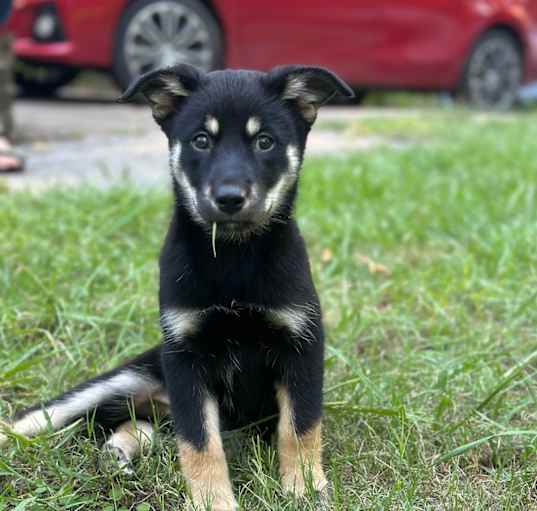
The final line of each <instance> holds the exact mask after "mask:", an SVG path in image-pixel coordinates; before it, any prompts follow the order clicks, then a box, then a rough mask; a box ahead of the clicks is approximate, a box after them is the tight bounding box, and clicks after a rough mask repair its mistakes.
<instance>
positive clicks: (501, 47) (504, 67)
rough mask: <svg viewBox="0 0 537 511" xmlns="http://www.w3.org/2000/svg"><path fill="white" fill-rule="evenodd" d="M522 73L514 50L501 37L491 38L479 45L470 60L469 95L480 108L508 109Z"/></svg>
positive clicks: (518, 56)
mask: <svg viewBox="0 0 537 511" xmlns="http://www.w3.org/2000/svg"><path fill="white" fill-rule="evenodd" d="M521 75H522V63H521V61H520V55H519V54H518V52H517V51H516V49H515V48H513V47H512V46H511V45H509V44H506V43H505V41H503V40H501V39H496V40H495V39H491V40H489V41H487V42H486V43H484V44H482V45H481V46H480V47H479V48H478V50H477V51H476V52H475V54H474V55H473V57H472V60H471V62H470V67H469V69H468V78H469V81H468V85H469V91H470V96H471V98H472V100H473V101H474V102H475V103H476V104H477V105H478V106H481V107H488V108H499V109H502V108H509V107H510V106H511V105H512V104H513V102H514V101H515V99H516V96H517V93H518V89H519V87H520V82H521V79H522V76H521Z"/></svg>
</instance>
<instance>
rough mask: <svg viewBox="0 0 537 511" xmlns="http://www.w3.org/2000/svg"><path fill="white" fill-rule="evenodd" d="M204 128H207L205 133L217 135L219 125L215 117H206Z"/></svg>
mask: <svg viewBox="0 0 537 511" xmlns="http://www.w3.org/2000/svg"><path fill="white" fill-rule="evenodd" d="M205 128H207V131H208V132H209V133H210V134H211V135H218V131H219V130H220V123H219V122H218V119H217V118H216V117H213V116H212V115H208V116H207V118H206V119H205Z"/></svg>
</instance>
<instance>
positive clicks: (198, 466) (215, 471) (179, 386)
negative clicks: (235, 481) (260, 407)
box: [162, 344, 237, 511]
mask: <svg viewBox="0 0 537 511" xmlns="http://www.w3.org/2000/svg"><path fill="white" fill-rule="evenodd" d="M174 348H176V347H174V346H173V345H171V346H169V345H168V346H167V345H166V344H165V345H164V348H163V354H162V357H163V358H162V360H163V370H164V375H165V379H166V386H167V389H168V393H169V396H170V405H171V411H172V415H173V418H174V420H175V431H176V434H177V445H178V448H179V460H180V463H181V469H182V473H183V476H184V478H185V479H186V481H187V484H188V486H189V489H190V493H191V496H192V504H193V505H194V508H195V509H196V510H199V511H205V510H206V509H212V510H213V511H234V510H236V509H237V502H236V500H235V497H234V496H233V490H232V487H231V482H230V480H229V474H228V467H227V463H226V455H225V452H224V448H223V445H222V437H221V435H220V424H219V422H220V421H219V416H218V404H217V403H216V401H215V400H214V398H213V397H212V396H211V395H210V394H209V393H208V392H207V390H206V388H205V386H204V384H203V378H202V375H203V371H202V368H201V367H200V365H199V362H198V360H196V356H195V355H193V354H190V353H187V352H181V353H177V352H174Z"/></svg>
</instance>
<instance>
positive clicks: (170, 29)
mask: <svg viewBox="0 0 537 511" xmlns="http://www.w3.org/2000/svg"><path fill="white" fill-rule="evenodd" d="M223 50H224V48H223V40H222V32H221V30H220V27H219V26H218V22H217V21H216V19H215V17H214V15H213V14H212V13H211V11H210V10H209V9H207V7H205V6H204V5H203V4H202V3H201V2H199V1H196V0H137V1H135V2H133V3H132V4H130V5H129V7H128V8H127V9H126V10H125V12H124V13H123V15H122V17H121V21H120V23H119V27H118V30H117V34H116V44H115V49H114V64H113V71H114V76H115V78H116V80H117V81H118V83H119V85H120V86H121V88H123V89H124V88H126V87H127V86H128V84H129V83H130V82H131V81H132V79H133V78H135V77H137V76H139V75H140V74H142V73H145V72H147V71H150V70H151V69H154V68H157V67H166V66H171V65H174V64H177V63H181V62H182V63H187V64H192V65H193V66H196V67H197V68H198V69H201V70H204V71H209V70H211V69H215V68H218V67H220V66H221V65H222V62H223V56H224V52H223Z"/></svg>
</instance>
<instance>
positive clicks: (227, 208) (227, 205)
mask: <svg viewBox="0 0 537 511" xmlns="http://www.w3.org/2000/svg"><path fill="white" fill-rule="evenodd" d="M214 201H215V202H216V204H217V206H218V209H220V211H222V212H224V213H227V214H228V215H232V214H233V213H237V212H238V211H240V210H241V209H242V207H243V206H244V203H245V202H246V191H245V190H244V189H242V188H241V187H239V186H236V185H221V186H219V187H218V188H217V189H216V190H215V192H214Z"/></svg>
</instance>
